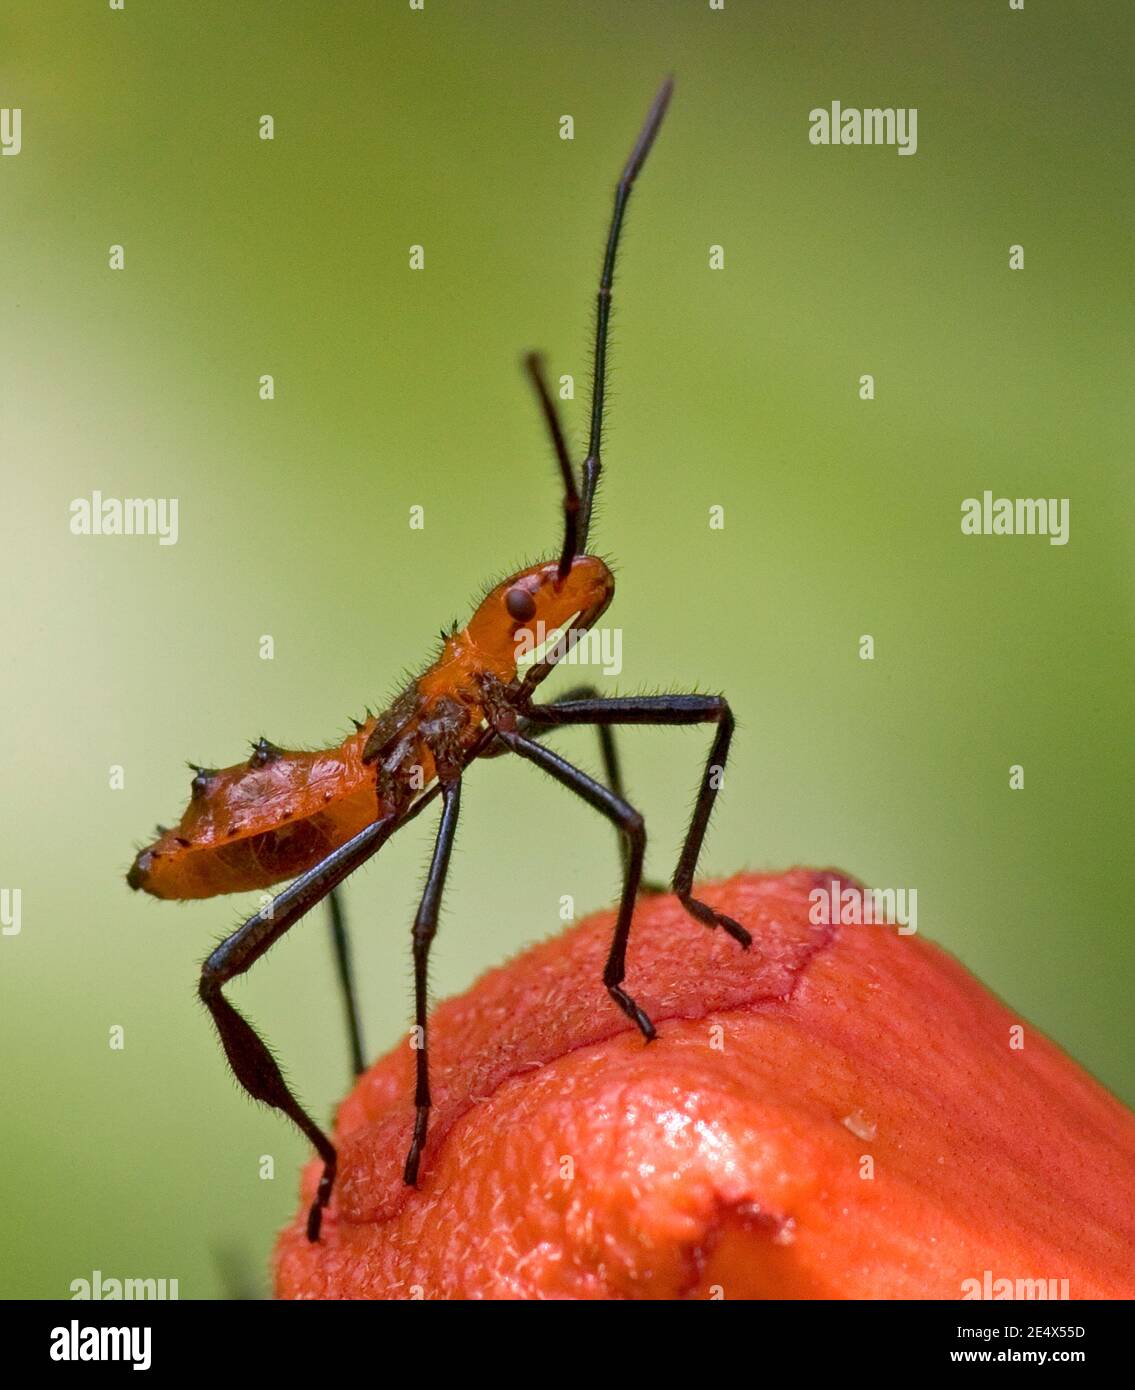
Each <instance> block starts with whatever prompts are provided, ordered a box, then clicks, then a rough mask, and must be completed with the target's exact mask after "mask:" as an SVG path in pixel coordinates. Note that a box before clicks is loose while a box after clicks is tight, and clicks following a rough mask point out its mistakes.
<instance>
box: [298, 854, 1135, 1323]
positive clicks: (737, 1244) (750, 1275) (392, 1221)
mask: <svg viewBox="0 0 1135 1390" xmlns="http://www.w3.org/2000/svg"><path fill="white" fill-rule="evenodd" d="M833 876H834V875H833V874H831V873H828V872H813V871H811V870H802V869H796V870H792V871H791V872H789V873H786V874H784V875H781V876H765V875H743V876H739V877H737V878H734V879H731V880H729V881H728V882H723V883H718V884H707V885H705V886H704V889H703V894H704V897H705V899H706V901H708V902H710V903H712V904H713V905H714V906H715V907H718V908H720V909H722V910H724V911H726V912H728V913H729V914H730V915H731V916H734V917H736V918H737V919H738V920H739V921H740V922H742V923H743V924H744V925H745V926H746V927H747V928H748V929H749V930H750V931H751V932H752V934H753V938H754V949H753V951H752V952H750V953H748V954H745V953H744V952H742V951H741V950H740V949H739V948H738V947H737V945H736V943H735V942H733V941H731V940H730V939H729V938H727V937H726V936H724V934H722V933H720V932H710V931H707V930H706V929H705V928H704V927H701V926H699V925H698V924H697V923H694V922H692V921H690V920H689V918H688V917H687V916H686V914H685V913H684V912H683V911H682V909H681V908H680V906H679V905H678V904H677V902H676V901H675V900H674V899H673V898H670V897H664V898H646V899H643V900H642V901H641V902H640V904H639V906H638V908H637V910H636V914H635V929H634V932H633V934H632V938H631V949H630V955H629V971H628V976H627V985H628V987H629V988H630V990H631V991H632V993H633V994H634V995H635V996H636V997H637V999H638V1000H639V1002H640V1003H641V1004H642V1005H643V1006H644V1007H645V1008H646V1009H647V1010H648V1012H649V1013H650V1014H651V1016H652V1017H653V1019H654V1021H655V1023H656V1024H658V1025H659V1038H658V1040H657V1041H656V1042H654V1043H652V1044H650V1045H649V1046H647V1045H645V1044H644V1043H643V1041H642V1038H641V1036H640V1035H639V1034H638V1033H637V1032H636V1031H633V1030H632V1028H631V1027H630V1025H629V1024H628V1023H627V1022H626V1020H625V1019H624V1018H623V1016H622V1015H621V1014H620V1013H619V1012H618V1011H617V1010H616V1009H615V1007H614V1005H612V1004H611V1003H610V1002H609V1001H608V999H607V996H606V993H605V991H604V990H603V987H602V985H601V983H600V975H601V972H602V965H603V959H604V955H605V952H606V948H607V943H608V940H609V937H610V931H611V926H612V921H613V919H612V915H611V914H610V913H603V914H600V915H598V916H595V917H592V918H589V919H588V920H587V921H585V922H582V923H581V924H580V925H579V926H577V927H575V928H573V929H572V930H571V931H568V932H567V933H565V934H564V935H562V936H560V937H557V938H555V939H553V940H550V941H547V942H545V943H543V944H542V945H540V946H537V947H535V948H534V949H532V950H530V951H528V952H526V953H525V954H524V955H522V956H520V957H519V958H518V959H516V960H515V961H513V962H512V963H511V964H509V965H507V966H505V967H503V968H502V969H499V970H495V971H493V972H491V973H490V974H488V975H486V976H485V977H484V978H483V979H482V980H480V981H479V982H478V983H477V984H476V985H474V987H473V988H472V989H471V990H470V991H469V992H468V993H467V994H465V995H463V996H462V997H461V998H458V999H453V1000H450V1001H448V1002H447V1003H445V1004H443V1005H442V1006H441V1007H440V1008H438V1009H437V1011H436V1012H435V1014H434V1016H433V1020H432V1023H431V1034H430V1046H431V1058H432V1062H433V1078H434V1099H435V1103H436V1108H435V1111H434V1119H433V1125H432V1129H431V1138H430V1143H429V1147H428V1149H427V1151H426V1157H425V1161H424V1163H423V1168H422V1185H421V1190H420V1191H417V1192H414V1191H409V1190H407V1189H405V1188H404V1187H403V1186H402V1185H401V1181H400V1172H401V1165H402V1161H403V1158H404V1155H405V1150H406V1146H407V1144H408V1141H409V1136H410V1128H411V1123H412V1107H411V1099H412V1091H413V1084H412V1075H411V1073H412V1053H411V1050H410V1048H409V1047H408V1046H405V1045H404V1046H402V1047H399V1048H397V1049H396V1050H395V1051H394V1052H392V1053H390V1054H389V1055H388V1056H387V1057H385V1058H383V1059H382V1060H381V1061H379V1062H378V1063H376V1064H375V1066H374V1067H373V1068H372V1069H371V1070H370V1071H369V1072H368V1073H367V1074H366V1076H364V1077H363V1078H362V1079H361V1080H360V1082H359V1084H358V1086H357V1087H356V1089H355V1091H354V1093H353V1094H352V1095H351V1096H349V1097H348V1099H347V1100H346V1101H345V1102H344V1103H343V1105H342V1107H341V1108H340V1111H339V1117H338V1131H337V1132H338V1142H339V1144H340V1152H341V1170H340V1179H339V1186H338V1189H337V1194H336V1197H335V1199H334V1201H333V1203H332V1206H331V1209H330V1212H329V1214H328V1217H327V1218H326V1220H325V1222H324V1238H323V1240H322V1242H321V1243H320V1244H318V1245H310V1244H308V1242H307V1241H306V1239H305V1237H304V1222H305V1219H306V1212H307V1203H308V1202H309V1201H310V1199H311V1197H312V1195H313V1192H314V1185H315V1182H316V1181H317V1179H318V1172H319V1168H318V1165H316V1164H312V1165H309V1167H308V1169H307V1170H306V1172H305V1175H304V1184H303V1199H304V1200H303V1203H302V1205H301V1208H300V1210H299V1212H298V1213H297V1217H296V1221H295V1222H294V1223H293V1225H292V1226H291V1227H289V1228H288V1229H287V1230H286V1231H285V1232H284V1233H283V1234H282V1236H281V1237H280V1241H279V1245H278V1249H277V1256H276V1277H277V1292H278V1294H279V1295H280V1296H281V1297H288V1298H293V1297H294V1298H413V1297H424V1298H462V1297H466V1298H467V1297H500V1298H542V1297H553V1298H556V1297H569V1298H570V1297H575V1298H683V1297H688V1298H706V1297H713V1296H724V1297H726V1298H920V1297H926V1298H929V1297H936V1298H960V1297H962V1296H963V1293H964V1292H965V1289H966V1287H967V1286H966V1285H965V1284H964V1281H965V1280H967V1279H977V1280H979V1281H980V1280H982V1279H983V1277H984V1275H985V1271H987V1270H988V1271H990V1272H991V1276H992V1278H994V1279H1001V1278H1007V1279H1014V1280H1015V1279H1029V1280H1035V1279H1050V1278H1051V1279H1057V1280H1060V1279H1067V1280H1068V1289H1069V1293H1070V1296H1071V1297H1073V1298H1085V1297H1104V1298H1117V1297H1126V1298H1130V1297H1135V1275H1133V1273H1132V1258H1131V1252H1132V1249H1133V1248H1135V1200H1133V1199H1135V1116H1132V1114H1131V1113H1130V1112H1129V1111H1127V1110H1126V1109H1124V1108H1123V1107H1122V1106H1121V1105H1120V1104H1119V1103H1118V1102H1117V1101H1116V1100H1114V1099H1113V1098H1112V1097H1111V1096H1110V1095H1109V1094H1108V1093H1107V1092H1106V1091H1104V1090H1103V1089H1102V1088H1101V1087H1100V1086H1099V1085H1098V1084H1097V1083H1096V1082H1094V1081H1093V1080H1092V1079H1091V1078H1090V1077H1089V1076H1087V1075H1086V1074H1085V1073H1084V1072H1083V1071H1081V1070H1080V1069H1079V1068H1078V1067H1077V1066H1076V1065H1075V1063H1073V1062H1072V1061H1070V1060H1069V1059H1068V1058H1067V1057H1066V1056H1064V1054H1063V1053H1061V1052H1060V1051H1059V1050H1058V1049H1057V1048H1056V1047H1054V1046H1053V1045H1052V1044H1051V1043H1050V1042H1048V1041H1047V1040H1046V1039H1045V1038H1044V1037H1043V1036H1041V1035H1040V1034H1039V1033H1037V1032H1036V1031H1035V1030H1034V1029H1033V1028H1031V1027H1030V1026H1028V1025H1027V1024H1025V1025H1023V1027H1024V1033H1023V1039H1024V1046H1023V1049H1021V1050H1013V1049H1012V1048H1011V1047H1010V1030H1011V1029H1012V1028H1013V1027H1014V1025H1018V1024H1022V1022H1023V1021H1022V1020H1020V1019H1019V1018H1017V1017H1016V1016H1015V1015H1013V1014H1012V1013H1011V1012H1010V1011H1009V1010H1008V1009H1007V1008H1006V1007H1005V1006H1004V1005H1002V1004H1001V1003H1000V1002H999V1001H998V1000H997V999H995V998H994V997H993V996H992V995H991V994H990V993H989V992H988V991H987V990H986V989H985V988H984V987H983V986H982V985H981V984H980V983H979V982H978V981H977V980H975V979H974V978H973V976H971V975H970V974H968V973H967V972H966V971H965V970H964V969H963V968H962V967H961V966H960V965H958V964H957V962H955V961H954V960H953V959H952V958H950V957H949V956H947V955H946V954H945V953H944V952H942V951H940V950H938V949H937V948H936V947H934V946H931V945H929V944H928V943H926V942H924V941H922V940H921V939H920V938H918V937H917V936H905V937H904V936H899V935H897V934H896V933H895V932H894V930H893V929H891V928H886V927H879V926H854V927H850V926H848V927H835V928H831V927H824V926H813V925H812V924H811V923H810V922H809V898H808V894H809V891H810V890H811V889H812V888H814V887H816V886H823V885H826V884H827V883H828V881H829V879H830V878H832V877H833ZM847 881H848V880H847V879H846V878H844V882H847ZM865 1156H866V1157H869V1158H870V1160H871V1165H872V1166H873V1173H874V1176H873V1177H867V1176H864V1174H865V1172H866V1170H867V1164H866V1163H865V1162H864V1159H865Z"/></svg>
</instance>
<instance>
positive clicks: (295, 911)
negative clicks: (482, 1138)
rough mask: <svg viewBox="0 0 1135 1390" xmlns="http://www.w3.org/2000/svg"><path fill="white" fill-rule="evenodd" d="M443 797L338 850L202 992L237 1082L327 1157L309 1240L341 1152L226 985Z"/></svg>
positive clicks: (248, 925) (262, 917)
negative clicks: (295, 1092) (284, 1117)
mask: <svg viewBox="0 0 1135 1390" xmlns="http://www.w3.org/2000/svg"><path fill="white" fill-rule="evenodd" d="M434 795H436V789H433V788H431V790H430V791H429V792H427V793H426V795H425V796H423V797H422V798H421V799H420V800H419V801H418V802H416V803H415V805H414V806H413V807H412V808H411V810H410V811H409V812H407V814H406V815H405V816H403V817H402V819H401V821H375V822H374V823H373V824H371V825H368V826H367V827H366V828H365V829H364V830H360V831H359V833H358V834H357V835H356V836H355V837H354V839H352V840H348V841H347V843H346V844H345V845H340V847H339V848H338V849H336V850H333V851H332V852H331V853H330V854H329V855H328V856H327V858H326V859H323V860H321V861H320V863H318V864H317V865H316V866H315V867H314V868H313V869H309V870H308V871H307V873H306V874H301V875H300V877H299V878H297V879H296V880H295V882H294V883H291V884H289V885H288V887H287V888H285V889H284V891H283V892H282V893H278V894H277V895H276V897H275V898H273V900H272V901H271V902H270V903H269V904H268V905H267V906H266V907H263V908H261V910H260V911H259V912H257V913H256V914H254V915H253V916H252V917H250V918H249V919H248V921H247V922H245V923H244V925H243V926H240V927H238V928H237V930H236V931H235V932H233V934H232V935H231V936H230V937H228V938H227V939H226V940H224V941H222V942H221V944H220V945H219V946H218V947H217V948H216V950H215V951H213V953H212V954H211V955H210V956H209V958H208V959H207V960H206V961H205V963H204V965H202V967H201V981H200V984H199V986H198V992H199V994H200V996H201V999H202V1001H203V1002H204V1004H205V1006H206V1008H207V1009H208V1010H209V1013H210V1014H211V1015H212V1017H213V1022H214V1023H215V1024H216V1027H217V1032H218V1033H219V1035H220V1039H221V1046H222V1047H223V1048H224V1050H225V1056H226V1057H227V1058H228V1061H229V1066H230V1067H232V1069H233V1074H234V1075H235V1076H236V1079H237V1080H238V1081H239V1082H240V1084H241V1085H242V1086H243V1087H244V1089H245V1090H246V1091H247V1092H248V1094H249V1095H250V1096H252V1098H253V1099H254V1100H260V1101H263V1102H264V1103H265V1104H266V1105H271V1106H273V1107H274V1108H275V1109H276V1110H280V1111H282V1112H283V1113H284V1114H285V1115H287V1117H288V1118H289V1119H290V1120H291V1121H292V1123H293V1124H295V1125H296V1126H297V1127H298V1128H299V1129H300V1130H301V1131H302V1132H303V1133H304V1134H305V1135H306V1136H307V1138H308V1139H310V1140H311V1142H312V1144H313V1145H314V1146H315V1149H316V1151H317V1152H318V1154H319V1156H320V1158H322V1159H323V1177H322V1178H321V1179H320V1183H319V1192H318V1194H317V1196H316V1199H315V1202H314V1203H313V1204H312V1208H311V1211H310V1213H309V1214H308V1221H307V1235H308V1239H309V1240H312V1241H315V1240H318V1239H319V1228H320V1224H321V1222H322V1219H323V1208H324V1207H325V1206H326V1205H327V1203H328V1201H329V1200H330V1198H331V1188H332V1186H333V1185H334V1182H335V1149H334V1146H333V1145H332V1143H331V1141H330V1140H329V1139H328V1138H327V1136H326V1135H325V1134H324V1133H323V1131H322V1130H321V1129H320V1128H319V1126H318V1125H317V1124H316V1123H315V1121H314V1120H312V1118H311V1116H310V1115H308V1113H307V1111H306V1110H304V1108H303V1107H302V1106H301V1105H300V1103H299V1101H298V1100H297V1099H296V1098H295V1096H294V1095H293V1094H292V1092H291V1091H290V1090H289V1088H288V1084H287V1082H286V1081H285V1080H284V1078H283V1074H282V1073H281V1071H280V1068H279V1066H278V1064H277V1062H276V1060H275V1058H274V1057H273V1056H272V1054H271V1053H270V1052H269V1051H268V1049H267V1047H265V1045H264V1042H263V1040H262V1039H261V1038H260V1036H259V1034H258V1033H257V1032H256V1030H255V1029H254V1028H253V1027H252V1025H251V1024H250V1023H249V1022H248V1021H247V1020H246V1019H245V1018H244V1017H243V1015H241V1014H239V1013H238V1012H237V1011H236V1009H235V1008H233V1006H232V1005H231V1004H230V1003H229V1001H228V1000H227V999H226V998H225V995H224V992H223V991H224V986H225V985H226V984H227V983H228V982H229V981H230V980H232V979H235V978H236V977H237V976H238V975H243V974H244V973H245V971H246V970H248V969H249V968H250V967H251V966H252V965H254V964H255V962H256V961H258V960H259V959H260V957H261V956H262V955H264V953H265V952H266V951H267V950H268V949H269V948H270V947H271V946H273V945H275V943H276V942H277V941H279V939H280V938H281V937H282V936H283V935H284V933H285V932H286V931H287V930H288V928H289V927H292V926H294V925H295V924H296V923H297V922H298V921H299V920H300V918H301V917H304V916H306V914H307V913H308V912H310V911H311V909H312V908H313V907H315V906H316V905H317V904H318V903H320V902H321V901H322V900H323V899H324V898H325V897H326V896H327V894H328V893H330V892H331V890H332V889H333V888H335V887H337V886H338V885H339V884H340V883H342V881H343V880H344V879H345V878H346V877H347V875H348V874H350V873H352V872H353V871H354V870H355V869H357V868H358V867H359V865H360V864H363V863H365V862H366V861H367V860H368V859H369V858H370V857H371V856H372V855H373V854H375V853H376V852H377V851H378V850H379V849H380V848H381V846H382V845H383V844H385V842H386V841H387V840H388V839H389V838H390V836H391V835H392V834H393V833H394V831H395V830H396V829H398V828H399V826H401V825H404V824H405V823H406V822H407V821H409V820H411V819H413V817H414V816H416V815H417V814H419V812H420V811H422V810H423V809H424V808H425V807H426V806H427V805H428V804H429V802H430V801H432V800H433V798H434Z"/></svg>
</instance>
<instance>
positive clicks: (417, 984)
mask: <svg viewBox="0 0 1135 1390" xmlns="http://www.w3.org/2000/svg"><path fill="white" fill-rule="evenodd" d="M442 798H443V800H442V808H441V820H440V821H439V822H438V827H437V842H436V844H435V845H434V852H433V858H432V859H431V861H430V872H429V876H428V878H427V879H426V887H425V891H424V892H423V893H422V901H421V903H420V904H419V905H418V913H417V916H416V917H415V918H414V1022H415V1025H416V1034H417V1035H416V1037H415V1042H416V1044H417V1051H416V1055H415V1066H416V1069H417V1085H416V1088H415V1091H414V1105H415V1107H416V1114H415V1117H414V1138H413V1140H412V1141H411V1144H410V1151H409V1153H408V1154H407V1155H406V1167H405V1170H404V1172H403V1174H402V1181H403V1182H404V1183H405V1184H406V1185H407V1186H408V1187H417V1185H418V1164H419V1163H420V1162H421V1158H422V1149H423V1148H424V1147H425V1143H426V1131H427V1130H428V1128H429V1123H430V1104H431V1102H430V1060H429V1050H428V1047H427V1032H426V1029H427V1027H428V1020H427V1013H428V1009H429V991H428V979H427V977H428V972H429V957H430V946H431V945H432V944H433V939H434V935H435V933H436V932H437V914H438V908H439V907H440V906H441V895H442V890H443V889H444V888H445V876H446V874H447V873H448V871H449V856H450V853H451V852H452V850H453V837H454V834H455V833H456V830H457V816H458V813H459V811H460V809H461V782H460V779H458V780H457V781H455V782H449V783H447V784H446V785H445V786H444V788H443V790H442Z"/></svg>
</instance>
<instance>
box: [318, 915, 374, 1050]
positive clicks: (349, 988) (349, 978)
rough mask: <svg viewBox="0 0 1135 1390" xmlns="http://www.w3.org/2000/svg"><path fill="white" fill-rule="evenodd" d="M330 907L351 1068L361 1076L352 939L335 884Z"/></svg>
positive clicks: (360, 1040) (361, 1037) (336, 968)
mask: <svg viewBox="0 0 1135 1390" xmlns="http://www.w3.org/2000/svg"><path fill="white" fill-rule="evenodd" d="M327 907H328V909H329V913H330V919H331V948H332V950H333V951H334V953H335V973H336V975H337V976H338V979H339V992H340V994H341V995H342V997H343V1009H344V1012H345V1013H346V1016H347V1046H348V1047H349V1049H350V1053H351V1072H352V1074H353V1075H354V1076H361V1075H362V1073H363V1071H364V1070H365V1068H366V1063H365V1062H364V1061H363V1031H362V1025H361V1024H360V1022H359V1003H358V997H357V995H356V992H355V973H354V970H353V969H352V968H351V943H350V939H349V938H348V936H347V923H346V920H345V919H344V916H343V896H342V894H341V893H340V892H339V890H338V889H337V888H332V890H331V892H330V893H329V894H328V897H327Z"/></svg>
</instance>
